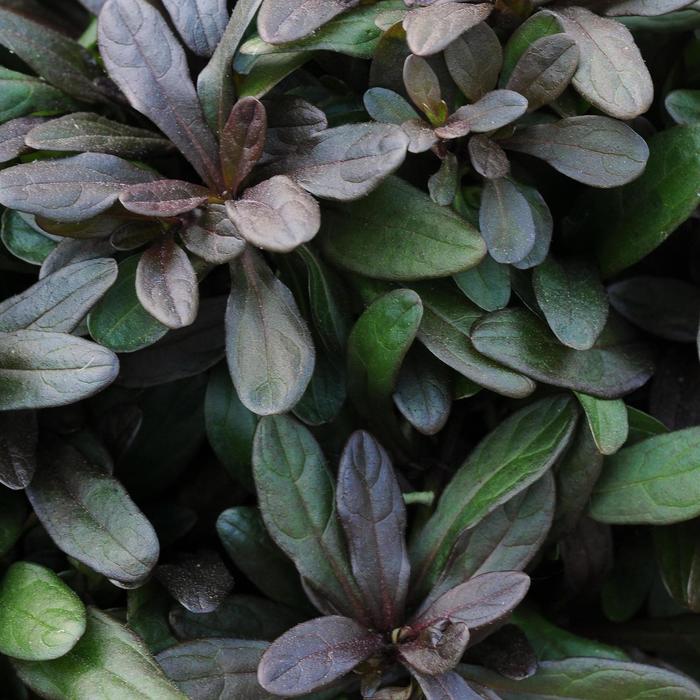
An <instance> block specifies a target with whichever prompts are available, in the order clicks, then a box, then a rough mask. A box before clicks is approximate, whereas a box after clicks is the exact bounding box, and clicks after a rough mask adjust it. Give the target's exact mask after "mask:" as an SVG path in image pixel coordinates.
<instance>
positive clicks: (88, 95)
mask: <svg viewBox="0 0 700 700" xmlns="http://www.w3.org/2000/svg"><path fill="white" fill-rule="evenodd" d="M0 44H2V45H3V46H5V47H6V48H7V49H9V50H10V51H11V52H12V53H14V54H17V56H18V57H19V58H21V59H22V61H24V62H25V63H26V64H27V65H28V66H29V67H30V68H32V70H34V71H35V72H36V73H37V74H38V75H40V76H41V77H42V78H44V79H46V80H47V81H48V82H49V83H51V84H52V85H54V86H55V87H57V88H59V90H62V91H63V92H65V93H66V94H68V95H70V96H72V97H74V98H76V99H78V100H83V101H85V102H102V101H104V97H103V95H102V94H101V93H100V92H99V90H98V89H97V87H96V86H97V85H98V83H99V77H100V70H99V68H98V67H97V63H96V62H95V61H94V60H93V58H92V56H91V55H90V53H89V52H88V51H86V50H85V49H84V48H83V47H82V46H80V44H78V43H77V42H76V41H74V40H73V39H70V38H68V37H67V36H65V35H64V34H61V33H60V32H57V31H55V30H54V29H51V28H49V27H47V26H46V25H45V24H38V23H37V22H34V21H32V20H31V19H28V18H26V17H24V16H23V15H21V14H20V13H15V12H12V10H10V9H6V8H0Z"/></svg>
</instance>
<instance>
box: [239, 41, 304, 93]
mask: <svg viewBox="0 0 700 700" xmlns="http://www.w3.org/2000/svg"><path fill="white" fill-rule="evenodd" d="M311 58H313V54H311V53H307V52H306V51H299V52H298V53H282V54H267V55H265V56H258V58H257V59H256V60H255V63H253V67H252V68H251V69H250V72H249V73H248V74H247V75H245V76H244V77H243V80H242V81H241V84H240V87H239V89H238V96H239V97H257V98H261V97H264V96H265V95H267V94H268V93H269V92H270V91H271V90H272V89H273V88H274V87H276V86H277V85H278V83H280V82H282V81H283V80H284V79H285V78H286V77H287V76H288V75H290V74H291V73H293V72H294V71H296V70H297V69H298V68H301V67H302V66H303V65H304V64H305V63H307V62H308V61H309V60H311Z"/></svg>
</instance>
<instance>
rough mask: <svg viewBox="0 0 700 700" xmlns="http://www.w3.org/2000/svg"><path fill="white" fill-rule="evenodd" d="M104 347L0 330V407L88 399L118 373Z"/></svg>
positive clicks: (55, 335) (42, 333) (62, 336)
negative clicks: (1, 331) (0, 331)
mask: <svg viewBox="0 0 700 700" xmlns="http://www.w3.org/2000/svg"><path fill="white" fill-rule="evenodd" d="M118 372H119V361H118V360H117V357H116V355H114V353H112V352H111V351H110V350H107V349H106V348H103V347H100V346H99V345H96V344H95V343H90V342H88V341H87V340H83V339H82V338H75V337H74V336H72V335H67V334H65V333H48V332H45V331H36V330H18V331H13V332H12V333H0V410H3V411H7V410H17V409H26V408H49V407H52V406H65V405H66V404H71V403H75V402H76V401H79V400H81V399H85V398H88V397H89V396H92V395H93V394H96V393H97V392H98V391H101V390H102V389H104V388H105V387H107V386H109V385H110V384H111V383H112V382H113V381H114V380H115V379H116V377H117V374H118Z"/></svg>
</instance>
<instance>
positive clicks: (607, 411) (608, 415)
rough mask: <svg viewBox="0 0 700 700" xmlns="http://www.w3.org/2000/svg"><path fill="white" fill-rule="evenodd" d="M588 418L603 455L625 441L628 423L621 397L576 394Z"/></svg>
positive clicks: (608, 453) (614, 451) (617, 448)
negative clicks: (608, 398) (603, 397)
mask: <svg viewBox="0 0 700 700" xmlns="http://www.w3.org/2000/svg"><path fill="white" fill-rule="evenodd" d="M576 398H577V399H578V400H579V402H580V403H581V406H582V407H583V410H584V411H585V413H586V418H587V419H588V425H589V427H590V429H591V433H592V435H593V439H594V440H595V444H596V446H597V447H598V450H599V451H600V453H601V454H603V455H613V454H615V453H616V452H617V451H618V450H619V449H620V448H621V447H622V446H623V445H624V444H625V442H627V436H628V434H629V423H628V421H627V406H625V402H624V401H622V399H613V400H611V401H604V400H602V399H596V398H595V397H593V396H587V395H586V394H579V393H577V394H576Z"/></svg>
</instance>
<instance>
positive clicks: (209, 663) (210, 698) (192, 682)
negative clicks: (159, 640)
mask: <svg viewBox="0 0 700 700" xmlns="http://www.w3.org/2000/svg"><path fill="white" fill-rule="evenodd" d="M267 648H268V644H266V643H265V642H255V641H244V640H238V639H202V640H198V641H195V642H185V643H184V644H178V645H177V646H174V647H172V648H170V649H167V650H166V651H163V652H161V653H160V654H159V655H158V656H157V657H156V660H157V661H158V663H159V664H160V666H161V668H162V669H163V671H164V672H165V675H166V676H168V678H170V680H172V681H173V682H174V683H175V684H176V685H177V687H178V688H180V690H181V691H182V692H183V693H185V694H186V695H187V697H188V698H190V700H219V699H220V698H225V697H236V698H245V700H268V699H269V700H272V698H274V696H272V695H270V694H269V693H266V692H265V691H264V690H263V689H262V688H261V687H260V685H259V684H258V678H257V668H258V664H259V663H260V659H261V658H262V655H263V653H264V652H265V650H266V649H267Z"/></svg>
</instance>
